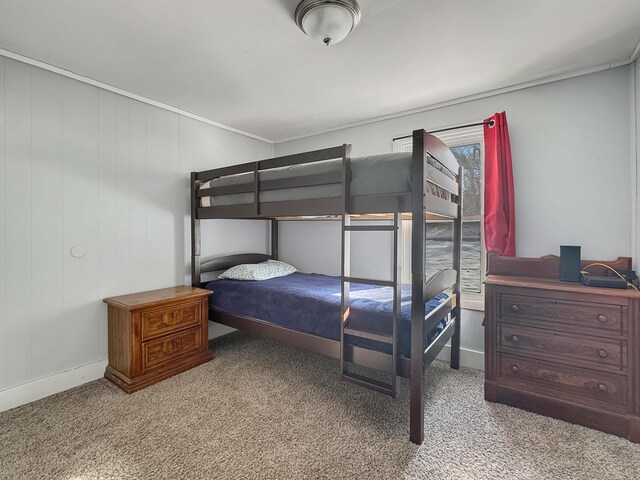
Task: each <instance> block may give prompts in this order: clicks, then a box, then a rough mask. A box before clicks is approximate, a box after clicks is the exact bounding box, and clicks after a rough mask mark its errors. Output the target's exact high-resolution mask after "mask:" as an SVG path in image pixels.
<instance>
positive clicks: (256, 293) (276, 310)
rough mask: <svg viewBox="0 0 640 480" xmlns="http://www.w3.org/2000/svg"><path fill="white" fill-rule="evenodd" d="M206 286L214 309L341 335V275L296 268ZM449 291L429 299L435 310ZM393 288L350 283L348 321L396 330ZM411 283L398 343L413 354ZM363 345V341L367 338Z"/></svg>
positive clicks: (378, 329) (404, 289)
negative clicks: (257, 278)
mask: <svg viewBox="0 0 640 480" xmlns="http://www.w3.org/2000/svg"><path fill="white" fill-rule="evenodd" d="M206 288H208V289H209V290H213V291H214V292H215V293H214V294H213V295H211V297H209V307H210V308H211V309H213V310H219V311H223V312H228V313H233V314H236V315H241V316H245V317H251V318H255V319H258V320H263V321H266V322H269V323H273V324H276V325H280V326H283V327H287V328H291V329H293V330H297V331H300V332H304V333H310V334H312V335H317V336H320V337H325V338H330V339H333V340H338V339H339V338H340V278H339V277H331V276H328V275H320V274H317V273H311V274H308V273H300V272H298V273H294V274H292V275H287V276H286V277H279V278H273V279H271V280H263V281H240V280H223V279H219V280H214V281H212V282H209V283H208V284H207V285H206ZM446 298H447V296H446V295H444V294H441V295H438V296H437V297H435V298H434V299H432V300H430V301H429V302H428V303H427V304H426V306H427V312H429V311H431V310H432V309H433V308H435V307H436V306H437V305H439V304H440V303H441V302H442V301H443V300H445V299H446ZM392 312H393V290H392V289H391V288H390V287H378V286H373V285H360V284H351V312H350V315H349V326H351V327H353V328H357V329H361V330H367V331H370V332H375V333H384V334H391V328H392V322H391V315H392ZM445 326H446V319H443V320H442V321H441V322H440V324H439V325H438V326H437V327H436V328H434V330H432V331H431V332H427V335H426V338H425V341H426V343H427V344H430V343H431V342H432V341H433V340H434V339H435V337H437V335H438V333H440V332H441V331H442V330H443V329H444V327H445ZM410 327H411V286H410V285H402V320H401V322H400V328H399V332H398V346H399V350H400V353H401V354H402V355H405V356H408V355H409V351H410V347H409V345H410V338H411V328H410ZM358 340H360V341H359V342H358V344H360V345H362V346H365V345H363V344H362V339H358Z"/></svg>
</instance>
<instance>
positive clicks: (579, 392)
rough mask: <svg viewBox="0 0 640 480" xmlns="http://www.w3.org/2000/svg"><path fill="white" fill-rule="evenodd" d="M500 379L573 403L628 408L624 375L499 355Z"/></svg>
mask: <svg viewBox="0 0 640 480" xmlns="http://www.w3.org/2000/svg"><path fill="white" fill-rule="evenodd" d="M498 375H499V377H501V378H500V380H501V382H502V383H503V384H505V385H512V386H515V387H516V388H520V389H523V390H525V391H531V392H535V393H540V394H542V395H547V396H550V397H554V398H559V399H563V400H566V401H570V402H575V403H581V404H584V405H588V406H596V407H597V406H598V404H602V403H606V404H609V405H615V406H620V407H624V406H626V405H627V378H626V377H625V376H622V375H615V374H612V373H605V372H599V371H594V370H589V369H585V368H579V367H570V366H566V365H561V364H556V363H553V362H547V361H543V360H536V359H532V358H526V357H517V356H512V355H508V354H504V353H499V354H498Z"/></svg>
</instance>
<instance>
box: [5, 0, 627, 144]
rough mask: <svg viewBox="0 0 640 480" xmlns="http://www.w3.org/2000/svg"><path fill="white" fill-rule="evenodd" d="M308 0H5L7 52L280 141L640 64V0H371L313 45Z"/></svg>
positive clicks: (363, 2)
mask: <svg viewBox="0 0 640 480" xmlns="http://www.w3.org/2000/svg"><path fill="white" fill-rule="evenodd" d="M297 3H298V0H226V1H225V0H108V1H107V0H56V1H44V0H0V48H3V49H6V50H9V51H12V52H15V53H18V54H21V55H24V56H27V57H30V58H33V59H36V60H40V61H43V62H46V63H49V64H52V65H54V66H57V67H60V68H63V69H66V70H70V71H72V72H75V73H77V74H80V75H83V76H86V77H90V78H92V79H94V80H98V81H100V82H103V83H106V84H109V85H112V86H115V87H118V88H121V89H123V90H127V91H129V92H132V93H134V94H137V95H141V96H144V97H147V98H150V99H153V100H156V101H158V102H162V103H166V104H169V105H172V106H175V107H178V108H180V109H183V110H186V111H188V112H191V113H194V114H196V115H199V116H202V117H205V118H208V119H211V120H214V121H216V122H220V123H224V124H226V125H229V126H232V127H235V128H238V129H241V130H244V131H247V132H251V133H253V134H257V135H260V136H263V137H266V138H269V139H272V140H280V139H284V138H289V137H294V136H299V135H304V134H310V133H315V132H318V131H323V130H326V129H330V128H334V127H336V126H339V125H342V124H346V123H352V122H358V121H361V120H366V119H370V118H373V117H378V116H384V115H389V114H394V113H397V112H401V111H405V110H410V109H415V108H419V107H423V106H427V105H430V104H434V103H438V102H443V101H447V100H451V99H455V98H459V97H463V96H467V95H473V94H477V93H481V92H485V91H488V90H493V89H497V88H501V87H507V86H511V85H515V84H519V83H523V82H527V81H531V80H536V79H540V78H545V77H548V76H551V75H557V74H564V73H570V72H575V71H578V70H582V69H585V68H589V67H593V66H598V65H602V64H606V63H610V62H617V61H626V60H628V59H629V58H630V57H631V55H632V53H633V52H634V49H635V48H636V46H637V44H638V41H639V39H640V1H639V0H535V1H533V0H483V1H479V0H360V4H361V6H362V10H363V18H362V21H361V23H360V25H359V26H358V28H357V29H356V30H354V31H353V32H352V34H351V35H350V36H349V37H348V38H347V39H346V40H345V41H344V42H342V43H340V44H338V45H335V46H332V47H329V48H327V47H325V46H323V45H318V44H315V43H313V42H312V41H311V40H310V39H309V38H307V37H306V36H305V35H304V34H303V33H302V32H301V31H299V30H298V28H297V27H296V25H295V23H294V21H293V11H294V10H295V6H296V5H297Z"/></svg>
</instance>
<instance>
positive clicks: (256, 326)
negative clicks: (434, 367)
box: [191, 130, 462, 444]
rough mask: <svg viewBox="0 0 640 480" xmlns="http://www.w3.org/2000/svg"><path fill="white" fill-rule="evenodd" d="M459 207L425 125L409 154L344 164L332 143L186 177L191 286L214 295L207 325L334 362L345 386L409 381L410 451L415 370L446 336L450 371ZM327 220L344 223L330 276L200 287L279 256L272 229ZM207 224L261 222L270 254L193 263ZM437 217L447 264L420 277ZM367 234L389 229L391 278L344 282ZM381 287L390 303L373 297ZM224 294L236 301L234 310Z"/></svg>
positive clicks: (449, 166)
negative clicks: (407, 258)
mask: <svg viewBox="0 0 640 480" xmlns="http://www.w3.org/2000/svg"><path fill="white" fill-rule="evenodd" d="M461 205H462V168H461V167H460V165H459V164H458V162H457V160H456V159H455V157H454V155H453V154H452V153H451V151H450V150H449V149H448V148H447V147H446V145H444V143H442V142H441V141H440V140H439V139H438V138H436V137H434V136H433V135H430V134H429V133H427V132H426V131H424V130H416V131H414V132H413V151H412V152H411V153H399V154H384V155H374V156H369V157H360V158H351V146H350V145H342V146H338V147H333V148H326V149H322V150H316V151H311V152H305V153H299V154H295V155H288V156H283V157H278V158H272V159H268V160H262V161H257V162H250V163H245V164H241V165H233V166H229V167H223V168H216V169H212V170H207V171H203V172H193V173H192V174H191V251H192V255H191V270H192V272H191V273H192V283H193V285H194V286H205V287H207V288H210V289H213V290H215V291H216V292H217V293H218V294H217V295H214V296H212V298H211V302H210V304H211V305H210V311H209V318H210V320H212V321H214V322H218V323H221V324H224V325H227V326H230V327H233V328H237V329H239V330H243V331H246V332H248V333H251V334H255V335H259V336H263V337H267V338H271V339H274V340H277V341H280V342H284V343H287V344H290V345H294V346H297V347H300V348H304V349H308V350H311V351H315V352H319V353H322V354H325V355H329V356H331V357H334V358H337V359H340V369H341V376H342V379H343V380H346V381H349V382H352V383H355V384H358V385H361V386H364V387H368V388H371V389H374V390H376V391H379V392H381V393H385V394H388V395H391V396H394V397H395V395H396V392H397V384H396V382H397V376H398V375H399V376H401V377H405V378H409V379H410V435H409V436H410V439H411V441H412V442H414V443H417V444H420V443H422V441H423V438H424V397H423V382H424V378H423V376H424V375H423V374H424V367H425V365H428V364H430V363H431V362H432V361H433V360H434V359H435V358H436V356H437V355H438V354H439V352H440V351H441V350H442V348H443V347H444V346H445V344H446V343H447V342H448V341H449V340H451V367H452V368H454V369H457V368H458V367H459V357H460V307H459V305H460V258H461V235H462V223H461V212H462V209H461ZM331 217H333V218H336V219H337V218H339V219H340V220H341V223H342V242H341V274H340V277H327V276H324V275H308V274H301V273H296V274H293V275H290V276H287V277H282V278H280V279H272V280H267V281H264V282H240V281H228V280H227V281H225V280H216V281H214V282H211V283H208V282H204V283H203V282H202V275H203V274H205V273H208V272H220V271H223V270H226V269H228V268H231V267H233V266H236V265H239V264H245V263H261V262H264V261H267V260H269V259H278V224H279V222H281V221H286V220H291V219H301V218H305V219H322V218H331ZM403 218H410V219H411V223H412V229H411V285H410V286H409V285H405V286H403V285H402V284H401V278H402V277H401V263H402V262H401V258H400V256H401V245H402V239H401V232H402V228H401V222H402V220H403ZM206 219H257V220H270V221H271V253H270V254H269V255H267V254H257V253H246V254H238V255H230V256H224V257H219V258H214V259H210V260H206V261H203V260H202V259H201V253H200V252H201V249H200V243H201V235H200V222H201V221H202V220H206ZM361 219H366V220H386V221H384V222H373V223H372V222H359V221H358V220H361ZM443 219H445V220H449V221H451V222H453V253H452V268H451V269H445V270H440V271H438V272H436V273H435V274H433V275H432V276H431V277H429V278H427V276H426V273H425V243H426V240H425V229H426V223H427V222H428V221H429V220H443ZM365 223H366V224H365ZM373 231H386V232H389V233H391V234H393V237H394V240H393V250H394V262H393V264H394V267H393V278H392V279H391V280H380V279H370V278H357V277H353V276H352V275H351V271H350V264H351V262H350V252H351V244H350V239H351V233H352V232H373ZM234 282H235V283H234ZM237 289H240V291H236V290H237ZM382 291H384V292H385V294H388V295H389V296H390V300H388V301H381V300H380V298H379V296H380V294H381V292H382ZM297 297H299V298H297ZM233 298H236V299H244V301H243V300H236V301H235V304H234V303H233V301H232V299H233ZM261 298H263V299H264V298H270V299H272V300H273V299H276V300H277V301H275V302H273V301H272V302H271V303H274V304H277V308H271V309H270V310H269V309H266V307H265V308H263V307H264V306H263V305H261V304H260V303H259V302H260V300H259V299H261ZM247 299H251V301H247ZM296 301H299V302H304V304H305V305H307V306H308V308H306V310H305V312H304V315H300V314H299V312H300V308H299V306H298V307H297V308H298V309H297V310H296V309H295V308H293V309H289V310H287V309H286V305H287V304H291V303H295V302H296ZM381 306H382V310H381ZM380 310H381V311H382V313H381V311H380ZM296 311H297V312H298V315H296V314H295V312H296ZM292 312H293V313H292ZM385 315H386V318H388V320H386V321H385V319H384V317H385ZM307 316H310V317H309V319H308V320H305V318H304V317H307ZM260 317H262V318H260ZM363 368H364V369H365V370H362V369H363ZM366 369H373V370H375V371H377V372H376V373H380V374H381V375H382V374H383V376H384V375H386V376H387V377H390V378H389V379H388V381H386V380H381V377H380V375H371V374H369V373H366V372H370V370H366ZM363 372H365V373H363Z"/></svg>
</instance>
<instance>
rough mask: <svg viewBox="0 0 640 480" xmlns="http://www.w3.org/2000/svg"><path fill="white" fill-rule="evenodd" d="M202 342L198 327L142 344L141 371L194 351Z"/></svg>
mask: <svg viewBox="0 0 640 480" xmlns="http://www.w3.org/2000/svg"><path fill="white" fill-rule="evenodd" d="M201 342H202V329H201V328H200V327H196V328H193V329H191V330H187V331H185V332H182V333H178V334H175V335H171V336H168V337H161V338H158V339H156V340H151V341H149V342H145V343H143V344H142V371H146V370H149V369H153V368H157V367H159V366H161V365H163V364H165V363H168V362H171V361H172V360H174V359H175V358H178V357H181V356H182V355H187V354H189V353H192V352H196V351H198V350H199V349H200V347H201Z"/></svg>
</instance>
